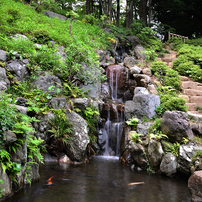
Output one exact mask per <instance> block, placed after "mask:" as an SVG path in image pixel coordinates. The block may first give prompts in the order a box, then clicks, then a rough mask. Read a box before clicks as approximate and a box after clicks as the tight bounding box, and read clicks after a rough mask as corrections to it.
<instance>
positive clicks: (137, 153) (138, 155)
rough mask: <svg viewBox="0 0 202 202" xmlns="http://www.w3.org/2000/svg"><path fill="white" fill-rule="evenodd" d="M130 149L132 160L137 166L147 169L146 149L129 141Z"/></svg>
mask: <svg viewBox="0 0 202 202" xmlns="http://www.w3.org/2000/svg"><path fill="white" fill-rule="evenodd" d="M128 149H129V151H130V152H131V158H132V161H133V162H135V165H136V166H138V167H140V168H142V169H145V168H146V166H147V156H146V151H145V148H144V147H143V146H142V145H141V144H135V143H134V142H133V141H129V146H128Z"/></svg>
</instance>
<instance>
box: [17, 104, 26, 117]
mask: <svg viewBox="0 0 202 202" xmlns="http://www.w3.org/2000/svg"><path fill="white" fill-rule="evenodd" d="M15 107H16V111H17V112H19V113H21V114H25V115H26V114H27V113H28V109H27V107H23V106H20V105H15Z"/></svg>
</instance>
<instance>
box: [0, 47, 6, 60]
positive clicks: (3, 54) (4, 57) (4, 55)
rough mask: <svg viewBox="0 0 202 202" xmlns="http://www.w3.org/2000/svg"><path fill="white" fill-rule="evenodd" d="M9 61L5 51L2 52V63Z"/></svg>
mask: <svg viewBox="0 0 202 202" xmlns="http://www.w3.org/2000/svg"><path fill="white" fill-rule="evenodd" d="M6 60H7V53H6V51H4V50H0V61H2V62H6Z"/></svg>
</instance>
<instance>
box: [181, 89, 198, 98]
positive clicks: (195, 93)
mask: <svg viewBox="0 0 202 202" xmlns="http://www.w3.org/2000/svg"><path fill="white" fill-rule="evenodd" d="M184 94H185V95H191V96H202V91H201V90H195V89H185V90H184Z"/></svg>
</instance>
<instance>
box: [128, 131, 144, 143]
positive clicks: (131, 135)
mask: <svg viewBox="0 0 202 202" xmlns="http://www.w3.org/2000/svg"><path fill="white" fill-rule="evenodd" d="M142 136H143V135H142V134H141V133H137V132H136V131H130V133H129V140H132V141H133V142H134V143H135V144H136V143H137V142H140V143H141V142H142V140H141V139H140V137H142Z"/></svg>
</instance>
